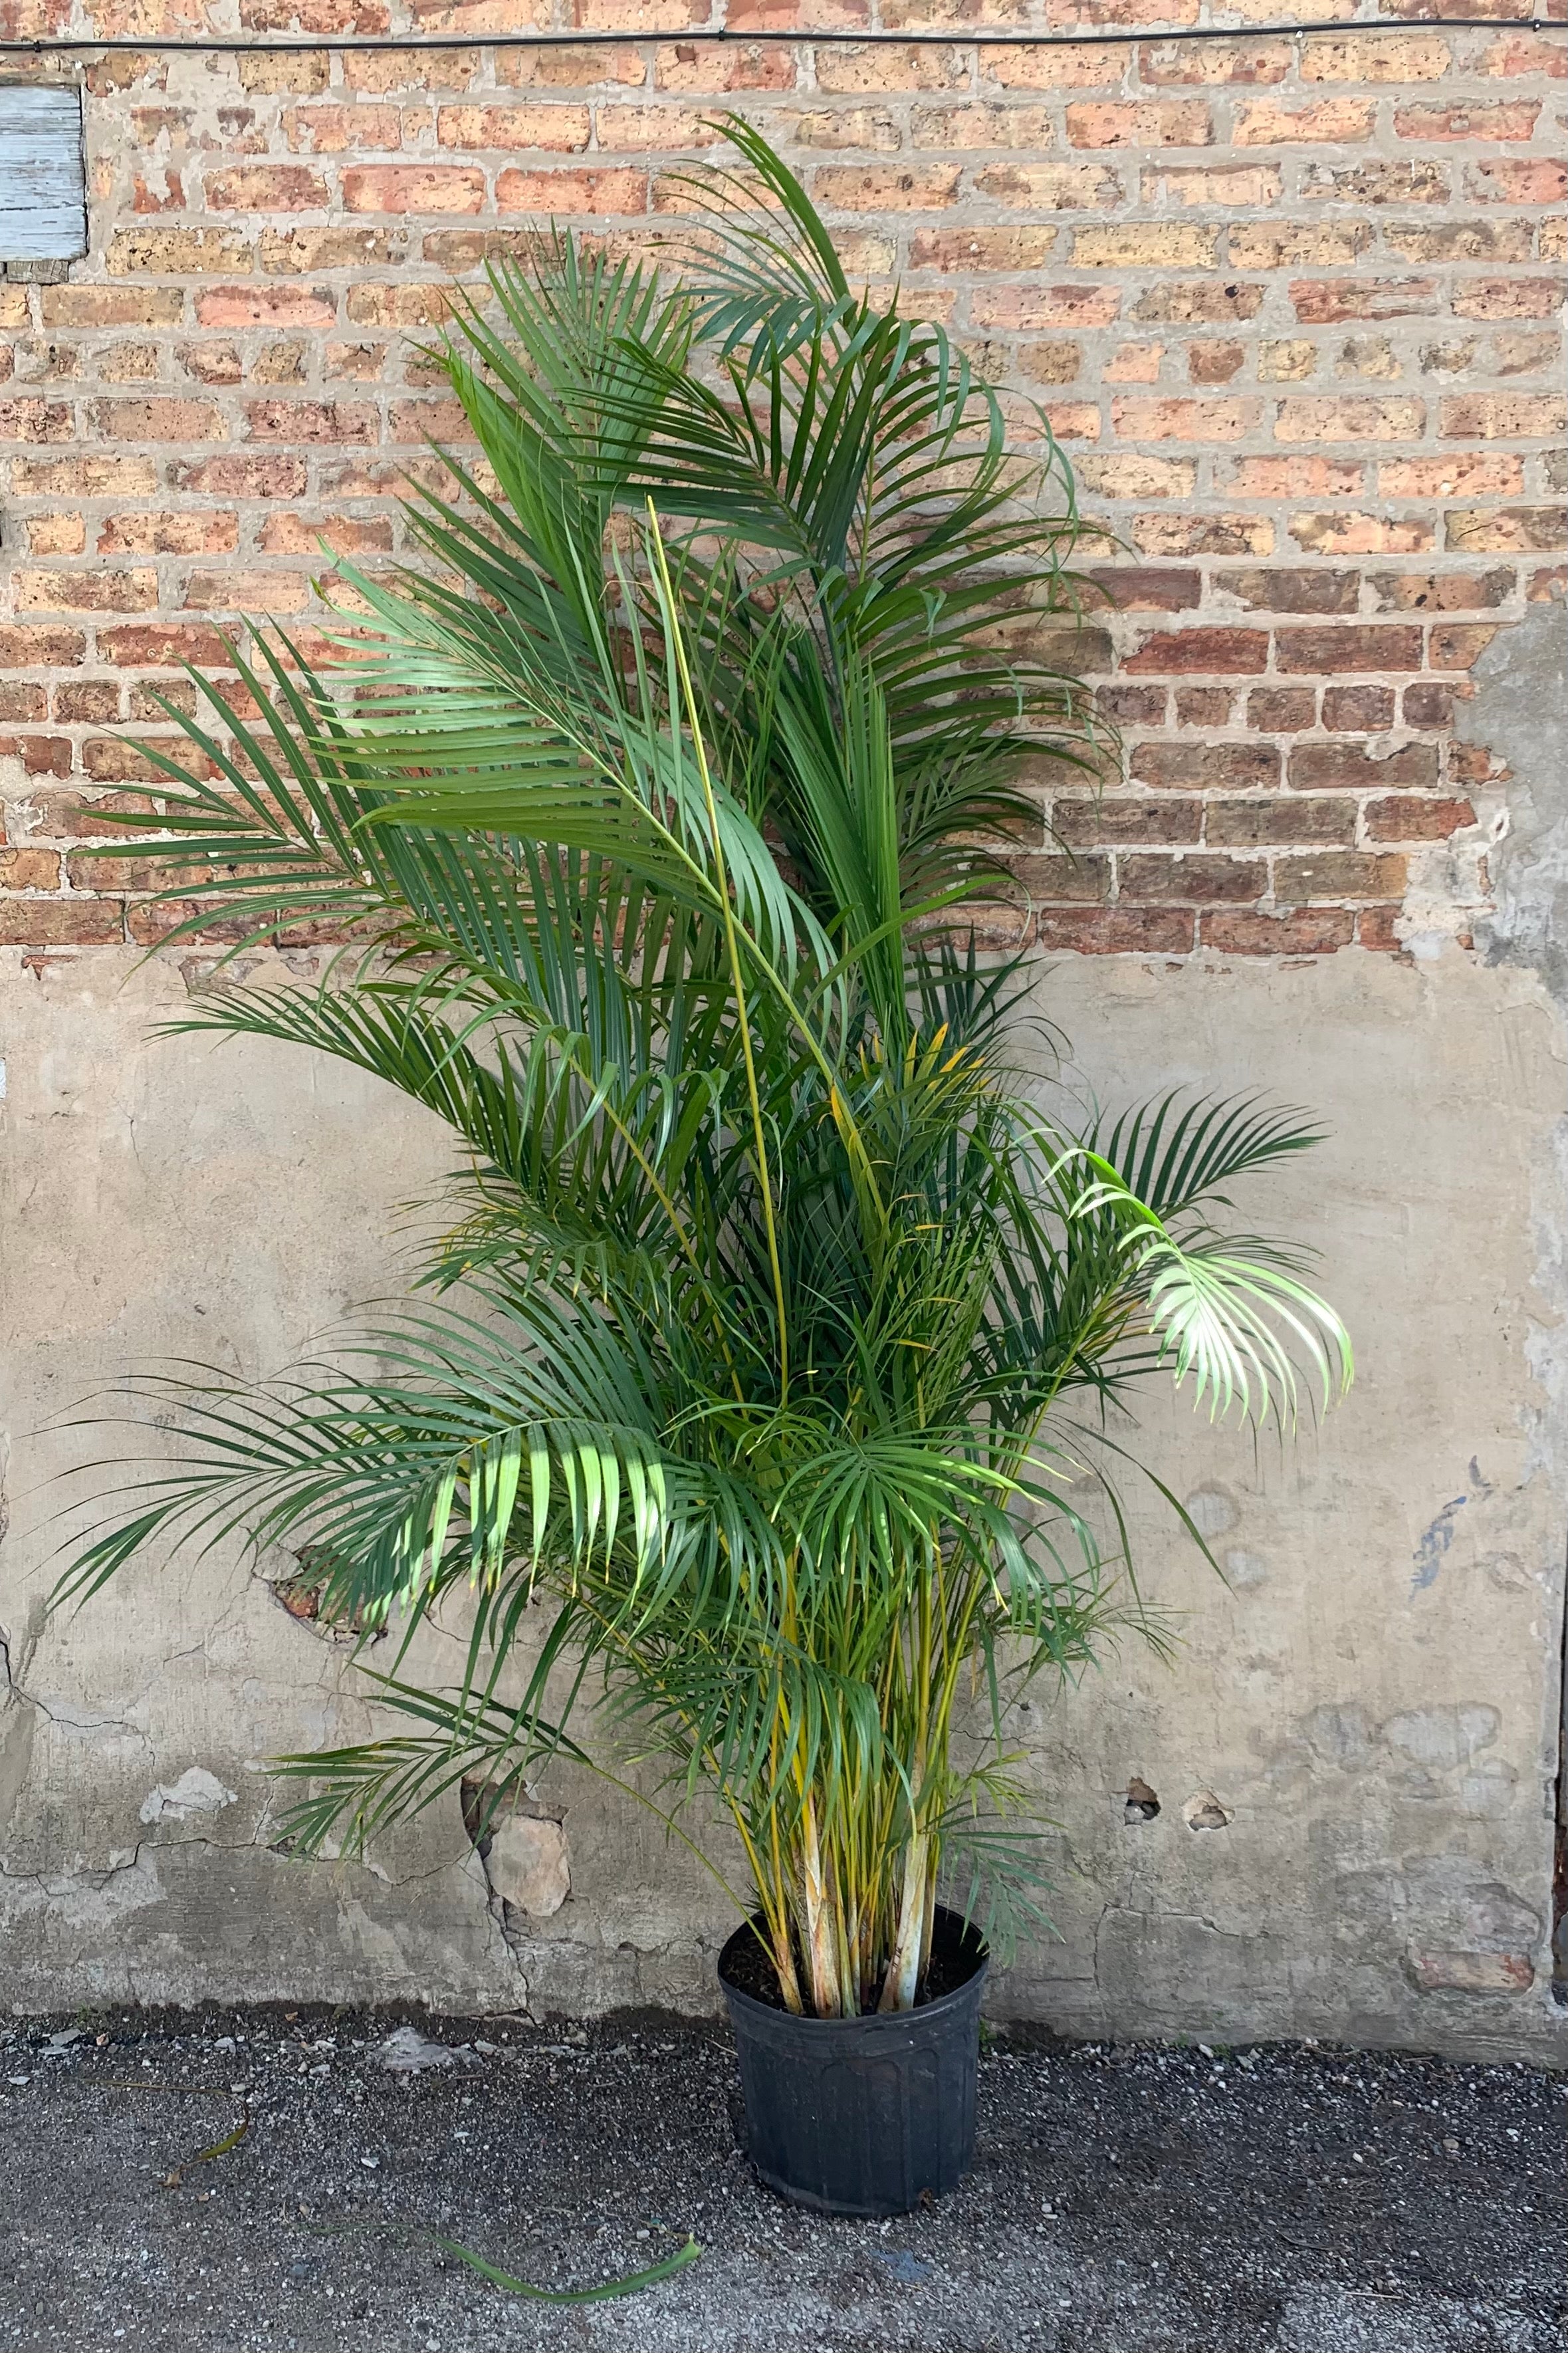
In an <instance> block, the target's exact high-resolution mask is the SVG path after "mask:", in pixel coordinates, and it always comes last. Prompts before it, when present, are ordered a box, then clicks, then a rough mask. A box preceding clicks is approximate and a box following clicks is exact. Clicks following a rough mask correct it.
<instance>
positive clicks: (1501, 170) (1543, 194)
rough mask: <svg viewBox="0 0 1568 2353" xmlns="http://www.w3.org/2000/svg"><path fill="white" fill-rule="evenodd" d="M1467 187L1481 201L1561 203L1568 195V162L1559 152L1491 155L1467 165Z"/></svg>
mask: <svg viewBox="0 0 1568 2353" xmlns="http://www.w3.org/2000/svg"><path fill="white" fill-rule="evenodd" d="M1465 188H1466V192H1467V194H1468V195H1472V196H1476V197H1479V200H1480V201H1481V203H1482V204H1493V205H1560V204H1561V203H1562V201H1563V196H1564V195H1568V164H1564V163H1563V160H1562V158H1561V157H1560V156H1557V155H1536V156H1530V157H1525V156H1499V157H1496V158H1489V160H1488V161H1487V162H1485V163H1482V164H1467V165H1466V166H1465Z"/></svg>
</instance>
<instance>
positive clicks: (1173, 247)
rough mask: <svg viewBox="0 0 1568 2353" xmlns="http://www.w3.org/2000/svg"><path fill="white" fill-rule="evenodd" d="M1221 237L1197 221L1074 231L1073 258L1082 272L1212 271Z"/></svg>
mask: <svg viewBox="0 0 1568 2353" xmlns="http://www.w3.org/2000/svg"><path fill="white" fill-rule="evenodd" d="M1220 236H1221V231H1220V230H1218V229H1217V228H1207V227H1199V226H1198V224H1197V223H1196V222H1195V221H1170V222H1157V221H1144V222H1138V221H1127V222H1119V223H1116V224H1113V225H1110V226H1108V227H1096V228H1076V229H1074V231H1073V245H1072V258H1073V259H1074V261H1075V262H1076V263H1077V265H1078V267H1079V269H1129V270H1136V269H1213V268H1214V266H1215V256H1216V254H1217V251H1218V248H1219V240H1220ZM1232 259H1233V260H1234V259H1237V257H1236V256H1235V255H1234V254H1233V256H1232ZM1239 266H1240V267H1242V268H1246V267H1247V265H1246V264H1245V263H1240V264H1239Z"/></svg>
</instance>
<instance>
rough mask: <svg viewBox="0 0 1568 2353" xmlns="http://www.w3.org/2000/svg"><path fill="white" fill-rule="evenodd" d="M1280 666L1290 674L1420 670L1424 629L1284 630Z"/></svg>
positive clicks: (1279, 646)
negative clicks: (1422, 630)
mask: <svg viewBox="0 0 1568 2353" xmlns="http://www.w3.org/2000/svg"><path fill="white" fill-rule="evenodd" d="M1277 642H1278V652H1279V668H1280V670H1283V671H1285V672H1286V674H1287V675H1290V674H1292V673H1300V672H1316V673H1317V674H1318V675H1320V676H1321V677H1326V678H1332V677H1333V676H1334V674H1335V672H1336V671H1338V670H1419V669H1420V668H1421V632H1420V630H1419V629H1412V628H1396V627H1394V626H1392V625H1389V626H1385V627H1383V628H1378V627H1375V626H1372V627H1363V628H1342V629H1281V630H1280V632H1279V638H1278V641H1277Z"/></svg>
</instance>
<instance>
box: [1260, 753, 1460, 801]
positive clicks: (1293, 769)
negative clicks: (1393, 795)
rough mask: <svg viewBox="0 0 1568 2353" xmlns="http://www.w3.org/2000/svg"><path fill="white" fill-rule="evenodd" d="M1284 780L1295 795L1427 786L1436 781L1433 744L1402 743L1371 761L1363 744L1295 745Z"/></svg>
mask: <svg viewBox="0 0 1568 2353" xmlns="http://www.w3.org/2000/svg"><path fill="white" fill-rule="evenodd" d="M1287 781H1288V782H1289V785H1290V786H1291V789H1292V790H1293V791H1295V792H1303V793H1311V792H1325V791H1329V792H1333V791H1338V792H1344V791H1351V792H1357V791H1359V792H1365V791H1367V790H1369V789H1370V790H1373V791H1375V792H1384V793H1386V792H1387V791H1388V790H1389V789H1390V788H1391V787H1392V786H1394V785H1405V786H1417V787H1420V786H1433V785H1436V781H1437V747H1436V744H1401V745H1400V747H1399V749H1398V750H1397V751H1396V752H1390V753H1389V754H1387V755H1386V757H1384V759H1381V760H1379V759H1374V758H1373V755H1372V754H1371V753H1370V752H1369V751H1368V750H1367V749H1366V746H1365V745H1364V744H1293V745H1292V746H1291V750H1290V758H1289V769H1288V775H1287Z"/></svg>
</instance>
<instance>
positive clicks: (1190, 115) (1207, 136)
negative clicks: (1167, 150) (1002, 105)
mask: <svg viewBox="0 0 1568 2353" xmlns="http://www.w3.org/2000/svg"><path fill="white" fill-rule="evenodd" d="M1066 120H1067V134H1068V144H1069V145H1070V146H1073V147H1132V148H1136V149H1137V150H1138V151H1139V153H1143V152H1144V151H1145V150H1146V149H1148V148H1151V147H1207V146H1209V145H1211V144H1212V142H1213V140H1214V117H1213V115H1212V114H1211V112H1210V111H1209V108H1208V105H1207V103H1206V101H1205V100H1203V99H1185V98H1184V99H1152V98H1145V99H1138V100H1131V101H1125V100H1116V99H1084V100H1079V101H1078V102H1077V103H1076V104H1074V105H1071V106H1069V107H1068V109H1067V116H1066Z"/></svg>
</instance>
